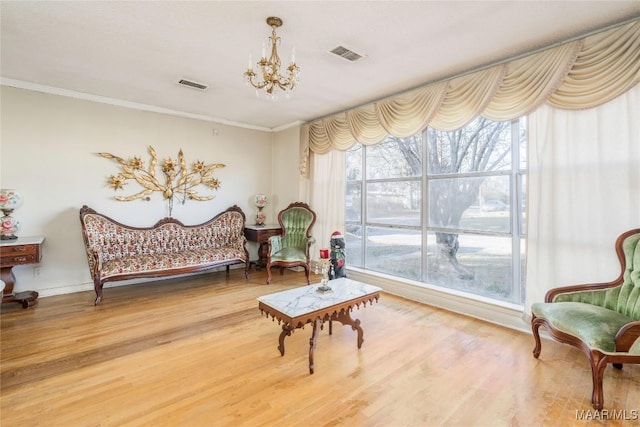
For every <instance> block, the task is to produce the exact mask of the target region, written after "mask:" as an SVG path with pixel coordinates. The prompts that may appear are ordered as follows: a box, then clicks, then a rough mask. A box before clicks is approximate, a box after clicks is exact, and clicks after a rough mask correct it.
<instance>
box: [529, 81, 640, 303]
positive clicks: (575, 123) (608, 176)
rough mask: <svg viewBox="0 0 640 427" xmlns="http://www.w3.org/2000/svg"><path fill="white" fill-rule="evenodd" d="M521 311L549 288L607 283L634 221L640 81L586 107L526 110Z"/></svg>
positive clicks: (639, 189) (639, 191)
mask: <svg viewBox="0 0 640 427" xmlns="http://www.w3.org/2000/svg"><path fill="white" fill-rule="evenodd" d="M528 120H529V122H528V127H529V138H528V144H529V158H528V161H529V164H528V171H529V178H528V184H529V211H528V229H527V251H528V253H527V279H526V283H527V291H526V303H525V308H526V313H525V314H528V313H529V310H530V307H531V304H532V303H533V302H536V301H543V300H544V296H545V293H546V292H547V290H549V289H550V288H552V287H556V286H562V285H569V284H578V283H594V282H604V281H610V280H613V279H615V278H616V277H617V275H618V274H619V272H620V270H619V264H618V261H617V257H616V254H615V251H614V246H613V245H614V242H615V239H616V238H617V237H618V235H620V234H621V233H622V232H624V231H627V230H629V229H631V228H637V227H640V85H636V87H635V88H634V89H632V90H630V91H628V92H627V93H625V94H623V95H621V96H619V97H617V98H616V99H614V100H612V101H610V102H608V103H606V104H603V105H601V106H599V107H596V108H592V109H589V110H581V111H576V110H572V111H568V110H560V109H557V108H553V107H549V106H547V105H544V106H542V107H540V108H538V109H537V110H536V111H535V112H533V113H532V114H530V115H529V119H528Z"/></svg>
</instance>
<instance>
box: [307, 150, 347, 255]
mask: <svg viewBox="0 0 640 427" xmlns="http://www.w3.org/2000/svg"><path fill="white" fill-rule="evenodd" d="M345 159H346V152H344V151H340V150H331V151H329V152H328V153H326V154H314V155H313V156H312V157H311V174H310V175H311V195H310V199H311V208H312V209H313V210H314V211H315V213H316V215H317V221H316V224H315V225H314V227H313V237H315V238H316V243H315V245H314V246H312V247H311V250H312V252H311V258H312V259H313V258H318V257H319V253H318V251H319V249H320V248H328V247H329V240H330V239H331V233H333V232H334V231H340V232H341V233H342V234H344V233H345V230H344V223H345V212H344V210H345V208H344V203H345V185H346V165H345Z"/></svg>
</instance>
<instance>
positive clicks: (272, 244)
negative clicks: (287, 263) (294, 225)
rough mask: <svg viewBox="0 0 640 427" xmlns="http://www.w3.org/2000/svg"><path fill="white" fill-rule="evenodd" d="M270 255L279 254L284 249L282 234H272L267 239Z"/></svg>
mask: <svg viewBox="0 0 640 427" xmlns="http://www.w3.org/2000/svg"><path fill="white" fill-rule="evenodd" d="M267 244H268V248H269V255H273V254H277V253H278V252H280V251H281V250H282V236H271V237H269V240H268V241H267Z"/></svg>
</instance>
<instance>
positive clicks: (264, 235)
mask: <svg viewBox="0 0 640 427" xmlns="http://www.w3.org/2000/svg"><path fill="white" fill-rule="evenodd" d="M281 234H282V228H280V225H278V224H265V225H245V226H244V237H246V238H247V240H248V241H250V242H256V243H260V247H259V248H258V261H257V262H256V263H255V266H256V270H259V269H260V268H261V267H264V266H265V265H267V250H268V249H267V242H268V241H269V237H271V236H279V235H281Z"/></svg>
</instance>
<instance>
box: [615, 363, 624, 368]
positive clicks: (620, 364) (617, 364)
mask: <svg viewBox="0 0 640 427" xmlns="http://www.w3.org/2000/svg"><path fill="white" fill-rule="evenodd" d="M613 367H614V368H616V369H622V363H613Z"/></svg>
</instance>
